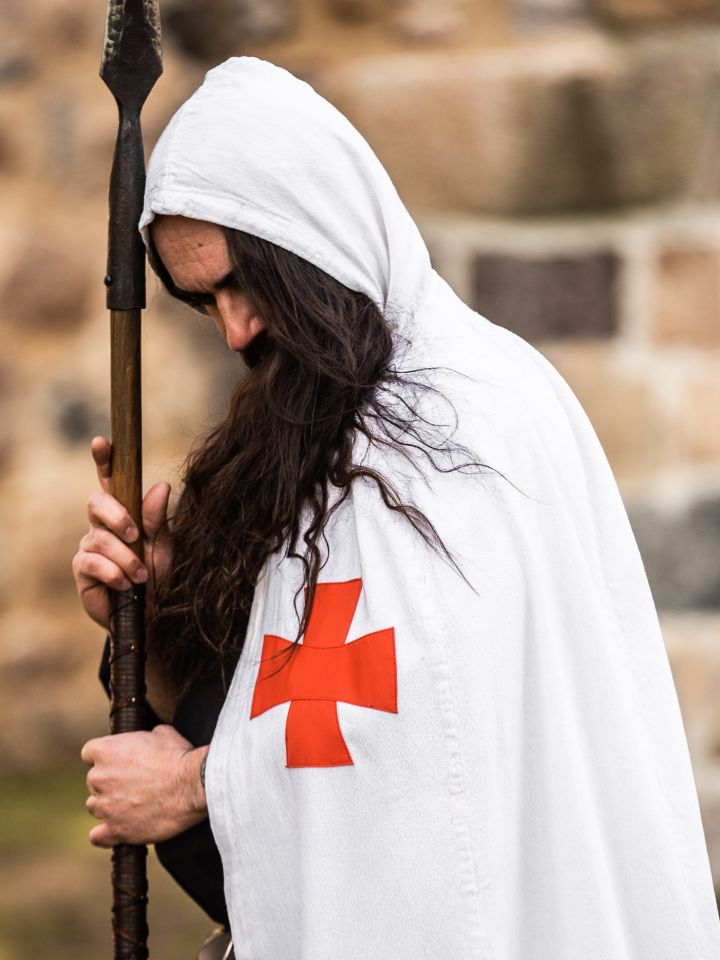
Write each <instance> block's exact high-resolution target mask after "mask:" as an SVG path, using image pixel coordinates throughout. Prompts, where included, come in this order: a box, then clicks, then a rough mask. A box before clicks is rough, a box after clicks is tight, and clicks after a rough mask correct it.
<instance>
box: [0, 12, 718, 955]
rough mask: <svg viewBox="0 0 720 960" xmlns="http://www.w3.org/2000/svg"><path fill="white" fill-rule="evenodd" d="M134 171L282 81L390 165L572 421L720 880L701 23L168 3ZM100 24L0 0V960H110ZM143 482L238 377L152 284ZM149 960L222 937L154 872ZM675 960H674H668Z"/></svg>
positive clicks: (708, 80)
mask: <svg viewBox="0 0 720 960" xmlns="http://www.w3.org/2000/svg"><path fill="white" fill-rule="evenodd" d="M161 12H162V20H163V49H164V61H165V73H164V75H163V77H162V78H161V79H160V81H159V82H158V84H157V86H156V87H155V89H154V91H153V93H152V94H151V97H150V100H149V101H148V104H147V106H146V108H145V111H144V127H145V134H146V143H147V146H148V148H150V147H151V146H152V144H153V143H154V141H155V139H156V138H157V136H158V135H159V133H160V131H161V130H162V128H163V126H164V125H165V123H166V122H167V120H168V119H169V117H170V115H171V114H172V112H173V111H174V110H175V109H176V107H177V106H178V105H179V104H180V103H181V102H182V101H183V100H185V99H186V97H187V96H188V95H189V94H190V93H191V92H192V91H193V90H194V89H195V88H196V86H197V85H198V84H199V83H200V81H201V79H202V76H203V73H204V72H205V70H206V69H207V68H208V67H210V66H212V65H214V64H216V63H217V62H219V61H221V60H223V59H225V58H226V57H228V56H232V55H235V54H241V53H242V54H254V55H257V56H261V57H264V58H267V59H270V60H274V61H275V62H277V63H279V64H281V65H283V66H286V67H288V68H289V69H290V70H292V71H293V72H294V73H296V74H298V75H299V76H301V77H303V78H305V79H307V80H308V81H309V82H311V83H312V84H313V85H314V86H315V87H316V88H317V89H318V90H319V91H320V92H321V93H322V94H323V95H325V96H326V97H328V98H329V99H330V100H331V101H332V102H334V103H335V104H336V105H337V106H338V107H340V109H341V110H343V111H344V112H345V113H347V115H348V116H349V117H350V118H351V120H352V121H353V122H354V123H355V124H356V126H357V127H358V128H359V129H360V130H361V132H362V133H363V134H364V135H365V137H366V138H367V139H368V140H369V142H370V143H371V145H372V146H373V147H374V148H375V150H376V151H377V153H378V154H379V156H380V158H381V159H382V161H383V162H384V163H385V164H386V166H387V168H388V170H389V172H390V174H391V176H392V177H393V178H394V180H395V183H396V185H397V187H398V189H399V191H400V194H401V196H402V197H403V198H404V199H405V201H406V203H407V205H408V207H409V208H410V210H411V212H412V213H413V215H414V216H415V217H416V219H417V221H418V223H419V224H420V226H421V229H422V231H423V233H424V236H425V238H426V240H427V242H428V245H429V247H430V250H431V254H432V257H433V261H434V265H435V267H436V268H437V269H438V270H439V272H440V273H441V274H443V275H444V276H445V277H446V279H447V280H448V281H449V282H450V283H451V284H452V285H453V287H454V288H455V289H456V291H457V292H458V293H459V294H460V295H461V296H462V297H463V298H464V299H465V300H466V301H467V302H468V303H470V304H471V305H472V306H473V307H474V308H475V309H477V310H478V311H479V312H480V313H482V314H484V315H485V316H487V317H489V318H490V319H491V320H493V321H494V322H496V323H498V324H502V325H504V326H507V327H509V328H510V329H512V330H514V331H515V332H517V333H519V334H520V335H521V336H522V337H524V338H525V339H527V340H529V341H530V342H531V343H533V344H534V345H535V346H536V347H537V348H538V349H539V350H541V351H542V352H543V353H544V354H545V355H546V356H547V357H548V358H549V359H550V360H551V361H552V362H553V363H554V364H555V366H556V367H557V368H558V369H559V370H560V372H561V373H562V374H563V376H564V377H565V378H566V380H567V381H568V382H569V383H570V385H571V386H572V388H573V390H574V391H575V393H576V394H577V396H578V397H579V399H580V401H581V403H582V404H583V406H584V407H585V409H586V411H587V413H588V415H589V417H590V419H591V421H592V423H593V425H594V426H595V429H596V431H597V433H598V435H599V437H600V440H601V442H602V444H603V447H604V449H605V451H606V453H607V456H608V459H609V460H610V463H611V465H612V467H613V470H614V472H615V475H616V477H617V480H618V484H619V486H620V490H621V493H622V495H623V498H624V500H625V503H626V506H627V509H628V512H629V515H630V519H631V522H632V525H633V529H634V531H635V534H636V537H637V540H638V544H639V546H640V550H641V553H642V555H643V558H644V560H645V564H646V569H647V572H648V576H649V579H650V583H651V587H652V589H653V594H654V597H655V600H656V603H657V606H658V610H659V613H660V617H661V623H662V627H663V634H664V637H665V641H666V644H667V648H668V653H669V655H670V660H671V665H672V668H673V673H674V676H675V681H676V685H677V689H678V695H679V698H680V702H681V708H682V712H683V717H684V722H685V729H686V733H687V737H688V741H689V744H690V749H691V754H692V760H693V767H694V772H695V778H696V783H697V787H698V791H699V794H700V800H701V806H702V814H703V822H704V826H705V831H706V837H707V842H708V848H709V852H710V856H711V861H712V866H713V872H714V876H715V880H716V884H717V885H718V886H720V696H719V693H720V166H719V165H718V146H719V143H720V0H466V2H461V0H203V2H201V3H198V2H197V0H161ZM105 17H106V11H105V4H104V2H103V0H34V2H33V3H27V2H25V0H3V2H2V5H1V6H0V191H1V193H2V203H1V207H0V209H1V211H2V212H1V213H0V316H1V318H2V324H1V326H0V496H1V502H0V517H1V522H0V550H1V551H2V552H1V556H2V561H3V562H2V564H1V565H0V604H1V606H2V608H1V611H0V704H1V705H2V706H1V708H0V710H1V712H0V717H2V723H1V724H0V960H21V958H22V960H25V958H26V957H27V956H31V955H38V956H49V957H52V958H54V960H65V958H70V957H72V958H74V960H85V958H87V960H90V958H93V960H96V958H97V957H99V956H109V936H110V934H109V929H110V928H109V902H110V890H109V872H108V856H107V854H106V853H104V852H102V851H97V850H95V849H93V848H91V847H90V846H89V844H88V843H87V841H86V835H87V831H88V829H89V828H90V826H91V825H92V823H93V822H94V821H91V819H90V818H89V816H88V815H87V813H86V812H85V808H84V799H85V787H84V776H85V769H84V767H83V765H82V764H81V762H80V760H79V756H78V754H79V749H80V746H81V745H82V743H83V742H84V741H85V740H86V739H88V738H89V737H91V736H96V735H102V734H104V733H105V732H106V730H107V702H106V700H105V696H104V693H103V691H102V689H101V688H100V686H99V684H98V682H97V679H96V674H97V665H98V658H99V654H100V650H101V646H102V641H103V635H102V632H101V631H100V630H98V629H97V628H95V627H94V626H93V625H92V624H91V623H90V622H89V621H87V620H86V618H85V617H84V616H83V614H82V613H81V610H80V605H79V602H78V600H77V598H76V596H75V592H74V587H73V582H72V576H71V570H70V562H71V558H72V556H73V554H74V552H75V550H76V549H77V544H78V540H79V538H80V537H81V535H82V534H83V533H84V532H85V529H86V520H85V501H86V499H87V496H88V494H89V493H90V491H91V490H92V489H93V488H94V486H95V476H94V469H93V467H92V463H91V459H90V455H89V448H88V442H89V440H90V438H91V437H92V436H93V435H94V434H96V433H102V432H107V431H108V413H109V397H108V383H109V380H108V377H109V363H108V360H109V336H108V320H107V313H106V311H105V306H104V296H105V291H104V287H103V283H102V278H103V275H104V272H105V252H106V240H105V234H106V224H107V213H106V194H107V178H108V172H109V168H110V161H111V155H112V149H113V143H114V138H115V131H116V115H115V109H114V103H113V101H112V98H111V96H110V94H109V93H108V92H107V90H106V88H105V87H104V86H103V84H102V83H101V81H100V80H99V78H98V68H99V62H100V54H101V49H102V41H103V32H104V24H105ZM148 301H149V309H148V311H147V314H146V322H145V333H144V336H145V341H144V350H145V367H144V390H145V427H144V429H145V464H146V486H148V485H150V483H152V482H154V481H156V480H159V479H163V478H169V479H170V480H173V479H175V481H176V479H177V475H178V468H179V465H180V463H181V462H182V459H183V457H184V456H185V454H186V453H187V451H188V448H189V446H190V444H191V443H192V441H193V438H194V437H196V436H197V435H198V433H201V432H202V431H204V430H205V429H207V427H208V426H209V425H210V424H211V423H212V421H213V418H214V417H216V416H217V415H218V413H219V412H221V411H222V410H223V407H224V404H225V401H226V398H227V396H228V391H229V390H230V388H231V386H232V384H233V383H234V381H235V379H236V378H237V376H238V374H239V372H240V367H239V365H238V364H239V361H238V360H237V359H236V358H235V357H234V356H233V355H232V354H230V353H229V352H228V350H227V348H226V346H225V344H224V342H222V341H221V340H220V339H219V338H218V337H217V336H215V335H213V333H212V328H211V327H210V326H207V325H205V324H204V323H203V321H202V320H200V319H198V317H197V316H196V315H193V314H191V313H190V312H189V311H188V310H187V309H185V308H181V307H178V306H177V305H174V304H173V303H172V302H170V301H169V300H168V299H167V298H166V297H165V296H164V295H163V294H162V293H161V292H160V290H159V286H158V284H157V282H156V281H155V280H154V278H151V279H150V283H149V290H148ZM150 889H151V907H150V929H151V941H150V943H151V950H152V954H153V956H155V957H160V958H162V957H178V958H180V957H194V955H195V949H196V947H197V945H198V944H199V942H200V940H201V938H202V936H203V935H204V933H205V932H206V930H207V929H208V928H209V926H210V923H209V922H208V921H206V919H205V918H204V917H203V916H202V915H201V913H200V911H199V910H198V909H197V908H195V907H194V906H193V904H192V903H191V902H190V901H189V900H188V899H187V898H186V897H185V896H184V894H182V893H180V892H179V891H178V890H177V889H176V888H175V887H174V885H173V884H172V882H171V881H170V880H169V879H167V878H166V877H165V876H164V875H163V874H162V873H161V871H160V869H159V868H158V867H157V866H156V865H153V866H152V869H151V888H150ZM687 960H690V958H687Z"/></svg>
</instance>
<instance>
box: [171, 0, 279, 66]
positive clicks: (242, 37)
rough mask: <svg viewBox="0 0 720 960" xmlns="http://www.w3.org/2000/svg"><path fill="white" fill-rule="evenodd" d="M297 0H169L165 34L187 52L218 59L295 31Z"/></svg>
mask: <svg viewBox="0 0 720 960" xmlns="http://www.w3.org/2000/svg"><path fill="white" fill-rule="evenodd" d="M296 23H297V4H296V3H295V2H294V0H205V2H204V3H202V4H199V3H197V2H195V0H167V2H166V4H165V5H164V7H163V36H164V38H167V39H169V40H171V41H172V42H174V43H175V44H177V46H178V48H179V49H180V50H181V51H182V52H183V53H184V54H186V55H188V56H190V57H194V58H197V59H198V60H202V61H203V62H208V63H216V62H218V61H220V60H224V59H226V58H227V57H231V56H238V55H239V54H241V53H246V52H249V50H251V49H252V47H253V45H254V44H258V43H262V42H266V41H269V40H274V39H276V38H277V37H280V36H284V35H286V34H288V33H290V32H292V31H293V30H294V28H295V26H296Z"/></svg>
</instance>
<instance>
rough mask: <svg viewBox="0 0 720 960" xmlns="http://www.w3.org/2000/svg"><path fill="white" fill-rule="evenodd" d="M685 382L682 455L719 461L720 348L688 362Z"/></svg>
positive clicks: (702, 459)
mask: <svg viewBox="0 0 720 960" xmlns="http://www.w3.org/2000/svg"><path fill="white" fill-rule="evenodd" d="M683 381H684V382H683V386H682V401H681V404H680V405H679V417H680V424H681V428H680V430H679V435H680V438H681V441H680V443H681V451H680V452H681V455H682V457H683V458H684V459H686V460H688V461H690V462H700V463H702V462H713V461H714V462H715V463H720V351H718V350H713V351H709V352H707V353H706V354H703V355H702V357H696V358H695V359H694V361H691V362H690V363H688V364H687V366H686V369H685V371H684V377H683Z"/></svg>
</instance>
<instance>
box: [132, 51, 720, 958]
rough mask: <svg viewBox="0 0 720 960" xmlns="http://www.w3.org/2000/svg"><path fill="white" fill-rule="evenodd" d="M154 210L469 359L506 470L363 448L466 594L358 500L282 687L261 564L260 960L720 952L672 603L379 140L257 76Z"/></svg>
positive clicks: (216, 748) (255, 900) (178, 168)
mask: <svg viewBox="0 0 720 960" xmlns="http://www.w3.org/2000/svg"><path fill="white" fill-rule="evenodd" d="M448 162H449V163H450V162H452V158H448ZM156 213H166V214H182V215H185V216H189V217H194V218H198V219H202V220H209V221H212V222H214V223H219V224H225V225H228V226H231V227H236V228H239V229H242V230H245V231H248V232H250V233H254V234H256V235H258V236H260V237H263V238H265V239H267V240H270V241H273V242H274V243H277V244H279V245H280V246H283V247H285V248H287V249H289V250H291V251H293V252H294V253H296V254H299V255H300V256H302V257H304V258H305V259H307V260H309V261H311V262H312V263H314V264H316V265H317V266H319V267H321V268H322V269H324V270H325V271H326V272H327V273H329V274H331V275H332V276H334V277H336V278H338V279H339V280H341V281H342V282H343V283H344V284H346V285H347V286H349V287H351V288H353V289H355V290H360V291H362V292H364V293H366V294H368V295H369V296H370V297H372V298H373V299H374V300H375V301H376V302H377V303H378V304H379V305H381V306H382V307H383V308H384V309H386V311H387V314H388V317H389V318H390V320H391V323H392V325H393V329H394V331H395V333H396V336H397V337H398V338H400V337H401V336H402V337H403V338H407V340H408V341H409V342H410V347H409V349H408V350H407V351H406V352H405V353H403V354H401V359H402V363H403V364H404V365H405V366H408V367H417V366H423V365H432V366H436V367H438V368H441V367H442V368H443V369H437V370H436V371H435V372H434V373H433V374H431V377H432V382H433V383H434V384H435V385H437V386H438V387H439V388H440V389H441V390H442V391H443V393H444V394H445V396H446V397H447V398H448V400H449V401H450V402H451V403H452V405H453V406H454V408H455V411H456V412H457V417H458V428H457V434H456V437H455V439H456V440H458V441H460V442H462V443H465V444H467V445H468V446H469V447H471V448H472V449H473V450H474V451H475V452H476V453H477V455H478V457H479V459H480V460H482V462H483V463H485V464H488V465H489V466H491V467H493V468H496V469H497V470H498V471H501V472H502V473H503V474H504V476H505V479H504V478H503V477H501V476H498V475H497V474H493V473H491V472H486V473H484V474H482V475H478V474H477V473H475V474H473V473H469V472H463V471H460V472H451V473H443V472H438V471H433V470H432V468H430V467H429V466H428V465H425V466H423V465H422V462H420V466H421V467H422V472H421V471H420V470H413V469H412V468H411V467H410V466H409V465H408V464H407V463H406V462H405V461H404V460H403V459H402V458H400V457H397V456H395V455H391V454H389V453H388V452H387V451H382V450H378V449H377V448H375V447H371V448H368V446H367V444H366V443H365V444H361V443H360V442H358V444H357V445H356V455H357V456H358V458H361V459H364V461H365V462H366V463H368V464H371V465H373V466H375V467H377V468H378V469H379V470H381V471H383V472H384V473H385V474H386V475H387V476H389V477H390V478H391V479H392V481H393V482H394V483H395V485H396V486H397V487H398V488H399V489H400V490H401V491H402V493H403V495H404V497H405V498H406V499H408V500H410V501H412V502H414V503H415V504H416V505H417V506H418V507H419V508H420V509H421V510H423V511H424V513H425V514H426V516H427V517H428V518H429V519H430V520H431V521H432V523H433V524H434V525H435V527H436V529H437V531H438V533H439V534H440V536H441V537H442V539H443V540H444V542H445V544H446V545H447V547H448V548H449V550H450V551H451V552H452V554H453V555H454V557H455V559H456V560H457V563H458V565H459V566H460V568H461V570H462V574H463V575H464V578H463V577H462V576H460V575H459V574H458V572H457V571H456V570H454V569H453V567H452V566H451V565H450V564H449V563H448V562H447V561H446V560H444V559H443V558H442V556H441V555H440V554H439V553H438V552H436V551H434V550H433V549H431V548H430V547H429V546H427V545H426V544H425V543H424V542H423V541H422V539H421V538H420V537H419V536H418V534H417V533H416V532H415V531H414V530H413V529H412V528H411V526H410V525H409V524H408V522H407V521H406V520H404V519H403V518H402V517H398V516H397V515H396V514H394V513H391V512H390V511H389V510H387V509H386V508H385V507H384V505H383V503H382V501H381V499H380V497H379V494H378V492H377V489H376V488H375V487H374V485H372V484H371V483H369V482H364V481H362V482H357V483H356V484H355V485H354V487H353V490H352V494H351V496H350V497H349V498H348V500H347V501H346V502H345V503H344V504H343V506H342V507H341V508H340V510H339V511H338V512H337V513H336V515H335V516H334V518H333V520H332V521H331V526H330V528H329V532H328V543H329V555H328V559H327V564H326V566H325V567H324V569H323V571H322V574H321V578H320V581H321V589H319V592H318V597H317V599H316V605H315V609H314V610H313V613H312V618H313V619H311V627H310V628H309V630H308V632H307V633H306V636H305V638H304V643H303V648H304V649H303V650H302V652H301V654H300V655H298V656H297V657H296V658H294V659H293V661H291V662H290V664H288V665H287V666H286V667H285V668H283V669H285V670H286V673H285V674H284V675H283V674H282V671H281V673H280V674H278V676H277V677H274V678H271V679H269V680H267V681H260V682H258V673H259V670H260V669H261V668H263V669H264V667H263V665H262V664H261V659H262V658H263V657H267V656H268V655H269V654H270V653H272V652H273V651H275V650H278V649H281V648H282V647H283V639H285V640H292V639H293V638H294V636H295V630H296V627H297V623H298V619H297V611H296V609H295V606H294V602H293V601H294V596H295V593H296V591H297V590H298V587H299V586H300V585H301V568H300V565H299V564H298V562H297V561H295V560H290V559H288V558H287V557H284V556H283V555H282V552H281V553H280V554H278V555H276V556H274V557H272V558H270V559H269V560H268V561H267V563H266V564H265V567H264V569H263V571H262V573H261V575H260V577H259V580H258V584H257V589H256V592H255V599H254V604H253V609H252V614H251V619H250V624H249V628H248V632H247V638H246V643H245V648H244V651H243V654H242V657H241V659H240V663H239V665H238V668H237V670H236V673H235V676H234V679H233V682H232V686H231V689H230V692H229V696H228V698H227V702H226V704H225V707H224V710H223V712H222V715H221V717H220V721H219V724H218V727H217V730H216V733H215V736H214V738H213V741H212V744H211V748H210V754H209V760H208V766H207V792H208V805H209V811H210V822H211V826H212V829H213V833H214V835H215V838H216V840H217V843H218V846H219V849H220V852H221V854H222V859H223V865H224V870H225V885H226V896H227V901H228V907H229V914H230V918H231V924H232V932H233V936H234V940H235V950H236V954H237V957H238V960H421V958H424V960H470V958H477V960H480V958H482V960H711V958H718V957H720V925H719V923H718V917H717V910H716V906H715V902H714V897H713V890H712V883H711V877H710V869H709V864H708V856H707V850H706V847H705V841H704V837H703V830H702V824H701V820H700V813H699V807H698V800H697V795H696V790H695V785H694V782H693V774H692V770H691V766H690V760H689V755H688V749H687V743H686V739H685V735H684V731H683V726H682V721H681V716H680V711H679V707H678V702H677V698H676V694H675V689H674V686H673V682H672V677H671V674H670V669H669V666H668V661H667V657H666V653H665V649H664V646H663V640H662V636H661V633H660V628H659V624H658V618H657V614H656V611H655V607H654V603H653V599H652V595H651V593H650V589H649V586H648V582H647V578H646V575H645V571H644V569H643V564H642V561H641V558H640V555H639V552H638V548H637V545H636V542H635V539H634V537H633V533H632V530H631V528H630V525H629V522H628V518H627V514H626V511H625V508H624V506H623V503H622V501H621V498H620V495H619V492H618V489H617V485H616V483H615V480H614V478H613V475H612V472H611V470H610V467H609V465H608V462H607V459H606V457H605V455H604V453H603V450H602V448H601V446H600V443H599V441H598V439H597V437H596V435H595V432H594V430H593V428H592V426H591V424H590V422H589V421H588V419H587V417H586V415H585V413H584V412H583V410H582V408H581V406H580V404H579V402H578V400H577V399H576V397H575V396H574V394H573V393H572V391H571V389H570V388H569V386H568V385H567V383H566V382H565V381H564V380H563V378H562V377H561V376H560V374H559V373H558V372H557V371H556V370H555V368H554V367H553V366H552V365H551V364H550V363H549V362H548V361H547V360H546V359H545V358H544V357H543V356H542V355H541V354H540V353H539V352H538V351H537V350H536V349H534V348H533V347H532V346H530V345H529V344H528V343H526V342H525V341H524V340H522V339H521V338H520V337H518V336H516V335H514V334H513V333H511V332H509V331H507V330H505V329H503V328H501V327H499V326H497V325H495V324H493V323H492V322H491V321H489V320H487V319H485V318H483V317H481V316H479V315H478V314H476V313H474V312H473V311H472V310H470V309H469V308H468V307H467V306H466V305H465V304H464V303H462V302H461V301H460V300H459V299H458V297H457V296H456V295H455V294H454V293H453V291H452V290H451V289H450V288H449V287H448V285H447V284H446V283H445V282H444V281H443V280H442V279H441V278H440V277H439V276H438V275H437V273H436V272H435V271H434V270H433V269H432V267H431V264H430V260H429V256H428V253H427V250H426V248H425V245H424V243H423V241H422V239H421V237H420V234H419V232H418V230H417V228H416V226H415V224H414V223H413V221H412V219H411V218H410V216H409V214H408V212H407V211H406V209H405V207H404V206H403V204H402V202H401V201H400V199H399V197H398V195H397V193H396V192H395V190H394V188H393V186H392V184H391V182H390V180H389V178H388V176H387V174H386V173H385V171H384V169H383V168H382V166H381V165H380V163H379V161H378V160H377V158H376V157H375V155H374V154H373V152H372V151H371V149H370V148H369V146H368V145H367V143H366V142H365V141H364V140H363V139H362V137H361V136H360V135H359V133H358V132H357V131H356V130H355V129H354V128H353V127H352V125H351V124H350V123H349V122H348V121H347V119H345V118H344V117H343V116H342V115H341V114H339V113H338V112H337V111H336V110H335V109H334V108H333V107H332V106H331V105H330V104H329V103H327V102H326V101H325V100H324V99H322V98H321V97H320V96H319V95H318V94H316V93H315V92H314V91H313V90H312V88H311V87H309V86H308V85H307V84H306V83H303V82H301V81H299V80H298V79H296V78H295V77H293V76H292V75H291V74H289V73H287V72H286V71H284V70H282V69H280V68H278V67H276V66H273V65H272V64H269V63H266V62H263V61H261V60H257V59H254V58H250V57H240V58H233V59H231V60H229V61H227V62H226V63H224V64H222V65H221V66H219V67H217V68H215V69H213V70H211V71H210V72H209V73H208V74H207V77H206V79H205V82H204V84H203V85H202V86H201V87H200V89H199V90H198V91H197V92H196V93H195V94H194V95H193V96H192V97H191V98H190V99H189V100H188V101H187V102H186V103H185V104H184V105H183V106H182V107H181V108H180V110H179V111H178V112H177V114H176V115H175V116H174V118H173V119H172V120H171V122H170V124H169V125H168V127H167V129H166V130H165V132H164V134H163V135H162V137H161V139H160V141H159V143H158V145H157V147H156V149H155V151H154V153H153V155H152V158H151V161H150V164H149V171H148V182H147V191H146V203H145V210H144V212H143V216H142V220H141V228H142V229H143V230H144V231H146V229H147V225H148V224H149V222H150V221H151V220H152V218H153V216H154V215H155V214H156ZM398 342H400V341H399V340H398ZM423 402H424V404H425V406H424V409H425V411H426V412H427V413H429V414H430V415H433V414H437V416H438V417H439V418H440V419H442V418H443V417H446V419H447V416H446V415H447V411H448V410H449V408H448V407H447V405H445V404H443V403H442V402H441V401H440V400H437V399H433V398H432V397H430V396H429V397H428V398H427V399H426V400H425V401H423ZM300 599H302V594H300ZM278 662H279V661H278V660H274V661H271V664H272V666H271V671H272V670H274V669H276V665H277V664H278ZM266 665H267V661H266V662H265V666H266ZM283 676H284V678H285V679H283V680H281V679H280V677H283ZM283 684H284V685H283ZM283 698H284V699H283Z"/></svg>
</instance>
